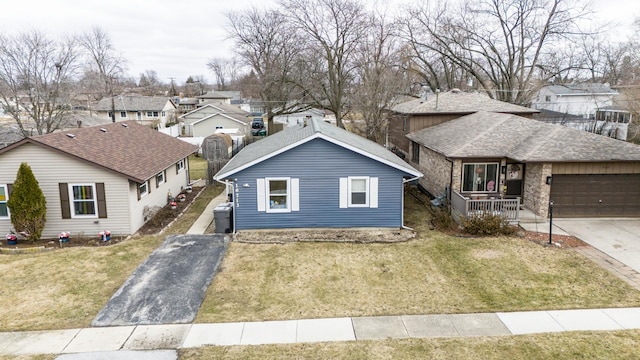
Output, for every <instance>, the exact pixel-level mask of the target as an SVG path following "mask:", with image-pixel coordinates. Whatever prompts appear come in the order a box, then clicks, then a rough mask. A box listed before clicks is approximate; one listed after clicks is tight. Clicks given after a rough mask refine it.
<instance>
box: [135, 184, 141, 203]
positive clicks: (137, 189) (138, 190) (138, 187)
mask: <svg viewBox="0 0 640 360" xmlns="http://www.w3.org/2000/svg"><path fill="white" fill-rule="evenodd" d="M134 185H135V186H136V192H137V193H138V201H140V184H138V183H134Z"/></svg>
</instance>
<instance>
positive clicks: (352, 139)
mask: <svg viewBox="0 0 640 360" xmlns="http://www.w3.org/2000/svg"><path fill="white" fill-rule="evenodd" d="M316 138H322V139H325V140H327V141H330V142H332V143H334V144H336V145H339V146H342V147H345V148H347V149H349V150H352V151H355V152H357V153H360V154H362V155H364V156H367V157H369V158H372V159H374V160H377V161H380V162H382V163H384V164H387V165H389V166H391V167H394V168H396V169H399V170H401V171H404V172H406V173H407V174H409V175H412V176H422V174H421V173H420V172H419V171H418V170H416V169H414V168H413V167H412V166H411V165H409V164H407V163H406V162H405V161H404V160H402V159H400V158H399V157H397V156H396V155H395V154H393V153H392V152H391V151H389V150H387V149H385V148H384V147H383V146H381V145H379V144H377V143H375V142H373V141H371V140H368V139H365V138H363V137H361V136H359V135H356V134H353V133H350V132H348V131H346V130H344V129H342V128H339V127H337V126H334V125H331V124H328V123H326V122H324V121H319V120H310V121H309V122H308V125H307V126H304V127H297V126H294V127H289V128H287V129H285V130H283V131H280V132H278V133H275V134H273V135H270V136H267V137H266V138H264V139H262V140H260V141H257V142H255V143H253V144H251V145H248V146H247V147H245V148H244V149H242V151H240V152H239V153H238V154H237V155H236V156H234V157H233V158H232V159H231V160H230V161H229V162H228V163H227V164H226V165H225V166H224V167H223V168H222V169H221V170H220V171H219V172H218V173H217V174H216V175H215V176H214V179H217V180H222V179H225V178H227V177H229V176H231V175H233V174H234V173H236V172H238V171H241V170H243V169H245V168H248V167H250V166H252V165H254V164H257V163H259V162H261V161H264V160H266V159H269V158H271V157H273V156H276V155H278V154H280V153H282V152H285V151H288V150H290V149H292V148H295V147H297V146H299V145H301V144H303V143H305V142H307V141H310V140H313V139H316Z"/></svg>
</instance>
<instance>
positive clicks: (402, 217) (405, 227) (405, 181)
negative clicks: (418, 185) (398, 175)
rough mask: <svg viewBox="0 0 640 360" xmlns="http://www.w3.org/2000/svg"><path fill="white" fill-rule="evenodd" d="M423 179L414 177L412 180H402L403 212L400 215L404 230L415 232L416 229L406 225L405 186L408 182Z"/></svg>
mask: <svg viewBox="0 0 640 360" xmlns="http://www.w3.org/2000/svg"><path fill="white" fill-rule="evenodd" d="M421 177H422V175H420V176H416V177H413V178H411V179H402V212H401V213H400V217H401V219H400V220H401V221H402V228H403V229H407V230H411V231H415V230H414V229H412V228H410V227H408V226H405V225H404V184H406V183H408V182H411V181H414V180H418V179H420V178H421Z"/></svg>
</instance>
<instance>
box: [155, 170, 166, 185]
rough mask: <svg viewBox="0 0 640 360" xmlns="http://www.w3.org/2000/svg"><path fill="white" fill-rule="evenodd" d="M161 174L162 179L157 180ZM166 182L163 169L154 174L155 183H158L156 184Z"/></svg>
mask: <svg viewBox="0 0 640 360" xmlns="http://www.w3.org/2000/svg"><path fill="white" fill-rule="evenodd" d="M161 176H162V181H159V180H158V179H159V178H160V177H161ZM166 182H167V174H165V172H164V171H161V172H159V173H158V174H156V184H158V186H160V185H162V184H164V183H166Z"/></svg>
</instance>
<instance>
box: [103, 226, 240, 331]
mask: <svg viewBox="0 0 640 360" xmlns="http://www.w3.org/2000/svg"><path fill="white" fill-rule="evenodd" d="M227 245H228V242H227V240H225V237H224V235H222V234H213V235H171V236H168V237H167V238H166V239H165V240H164V242H163V243H162V245H161V246H160V247H159V248H157V249H156V250H154V251H153V253H151V255H150V256H149V258H148V259H147V260H146V261H145V262H144V263H142V264H141V265H140V266H139V267H138V268H137V269H136V270H135V271H134V272H133V274H132V275H131V276H130V277H129V278H128V279H127V281H125V283H124V285H122V287H121V288H120V289H119V290H118V291H117V292H116V293H115V294H114V295H113V296H112V297H111V299H110V300H109V302H108V303H107V305H106V306H105V307H104V308H103V309H102V310H100V312H99V313H98V315H97V316H96V318H95V319H94V320H93V322H92V323H91V325H92V326H119V325H147V324H185V323H191V322H193V320H194V319H195V317H196V314H197V312H198V309H199V308H200V305H202V301H203V299H204V296H205V293H206V291H207V288H208V287H209V284H211V281H212V280H213V277H214V276H215V274H216V272H217V269H218V267H219V265H220V263H221V261H222V258H223V256H224V253H225V252H226V249H227Z"/></svg>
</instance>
